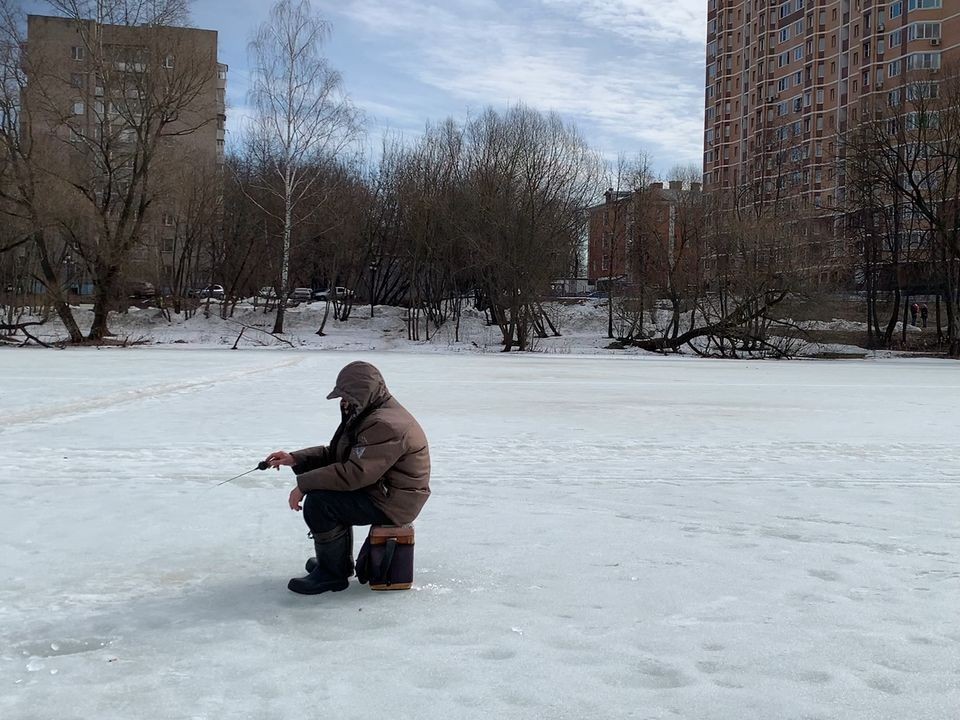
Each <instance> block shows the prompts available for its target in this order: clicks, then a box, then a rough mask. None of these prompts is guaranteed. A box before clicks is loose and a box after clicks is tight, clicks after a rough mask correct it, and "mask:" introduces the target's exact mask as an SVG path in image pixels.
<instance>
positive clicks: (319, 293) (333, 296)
mask: <svg viewBox="0 0 960 720" xmlns="http://www.w3.org/2000/svg"><path fill="white" fill-rule="evenodd" d="M351 297H353V290H349V289H348V288H345V287H335V288H333V291H332V292H331V291H330V290H314V291H313V299H314V300H346V299H347V298H351Z"/></svg>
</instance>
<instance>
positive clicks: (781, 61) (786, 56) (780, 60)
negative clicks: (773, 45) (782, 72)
mask: <svg viewBox="0 0 960 720" xmlns="http://www.w3.org/2000/svg"><path fill="white" fill-rule="evenodd" d="M789 64H790V53H788V52H785V53H780V55H779V56H778V57H777V67H783V66H784V65H789Z"/></svg>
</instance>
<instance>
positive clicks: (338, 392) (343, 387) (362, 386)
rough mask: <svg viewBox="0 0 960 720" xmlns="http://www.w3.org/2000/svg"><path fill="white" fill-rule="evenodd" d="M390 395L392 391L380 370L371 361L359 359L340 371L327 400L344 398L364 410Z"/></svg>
mask: <svg viewBox="0 0 960 720" xmlns="http://www.w3.org/2000/svg"><path fill="white" fill-rule="evenodd" d="M389 397H390V391H389V390H387V385H386V383H385V382H384V381H383V376H382V375H381V374H380V371H379V370H377V369H376V368H375V367H374V366H373V365H371V364H370V363H366V362H362V361H359V360H358V361H356V362H352V363H350V364H349V365H346V366H345V367H344V368H343V370H341V371H340V374H339V375H337V382H336V385H334V388H333V390H332V391H331V392H330V394H329V395H327V400H332V399H333V398H343V399H344V400H346V401H347V402H349V403H350V404H351V405H356V406H357V408H358V409H359V411H360V412H363V411H364V410H366V409H367V408H368V407H370V406H371V405H373V404H375V403H379V402H383V401H384V400H386V399H387V398H389Z"/></svg>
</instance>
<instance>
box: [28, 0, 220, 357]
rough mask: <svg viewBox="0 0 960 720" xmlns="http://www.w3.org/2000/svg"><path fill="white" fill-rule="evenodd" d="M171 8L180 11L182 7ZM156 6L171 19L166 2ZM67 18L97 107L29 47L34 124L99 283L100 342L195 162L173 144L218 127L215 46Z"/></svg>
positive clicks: (96, 321)
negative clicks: (179, 179)
mask: <svg viewBox="0 0 960 720" xmlns="http://www.w3.org/2000/svg"><path fill="white" fill-rule="evenodd" d="M169 2H170V3H171V5H170V7H172V8H173V10H171V12H179V11H178V10H177V8H180V7H181V6H182V3H181V2H180V0H169ZM140 5H141V4H136V7H138V8H139V7H140ZM150 5H151V6H152V7H153V8H154V11H155V17H158V18H161V19H163V18H164V17H166V16H165V15H164V14H163V13H162V12H161V10H162V8H163V7H166V6H165V5H164V4H163V3H160V2H157V3H152V4H150ZM112 7H113V8H114V9H117V8H120V7H121V6H120V5H116V6H112ZM131 7H133V6H131ZM144 7H145V5H144ZM61 9H63V10H64V11H65V12H70V13H72V14H70V15H68V19H69V20H71V21H72V22H73V24H74V27H75V28H76V30H77V42H78V43H79V44H80V45H79V48H80V49H79V50H78V52H79V53H81V55H80V57H81V58H82V60H83V66H82V67H83V69H84V70H85V71H86V72H85V73H84V74H83V75H80V76H79V77H82V78H87V80H85V82H86V81H89V82H93V83H95V84H96V92H95V93H93V95H94V97H95V98H96V99H95V100H94V101H93V102H91V103H90V105H89V106H87V104H86V103H84V102H79V103H78V102H73V101H72V97H74V93H76V90H73V89H72V87H71V86H72V83H73V82H74V78H73V76H71V77H69V78H67V77H64V75H63V71H62V70H55V68H56V65H55V64H54V63H52V62H50V61H49V59H48V58H47V57H46V55H47V53H48V52H49V50H48V47H47V46H46V45H45V44H44V43H42V42H37V43H31V45H30V46H29V61H30V63H31V73H30V85H29V97H30V98H31V101H32V102H34V103H35V104H36V105H37V106H39V107H40V111H39V112H35V113H34V116H33V120H34V123H35V125H36V126H37V128H36V129H37V132H40V133H42V134H43V138H44V140H43V143H42V146H43V147H42V149H43V150H44V151H45V152H44V155H43V158H42V165H41V166H40V167H41V170H42V172H43V173H45V174H46V175H48V176H49V177H51V178H54V179H55V184H56V186H57V187H59V188H60V189H61V190H60V192H62V193H63V194H64V207H63V210H62V212H61V213H60V218H59V221H60V222H59V224H60V231H61V233H62V234H64V235H66V236H67V238H68V239H69V242H70V245H71V247H72V249H73V250H75V251H76V252H77V253H78V254H79V255H80V256H81V257H82V259H83V260H84V262H85V263H86V266H87V269H88V271H89V272H90V274H91V276H92V278H93V280H94V287H95V294H94V318H93V323H92V325H91V328H90V332H89V338H90V339H93V340H100V339H102V338H104V337H105V336H106V335H108V334H109V328H108V324H107V323H108V313H109V311H110V309H111V304H112V302H113V301H114V299H115V297H116V296H117V295H118V293H119V291H120V288H121V287H122V283H123V280H124V274H125V272H126V271H127V270H128V269H129V264H130V261H131V258H132V255H133V253H134V251H135V250H137V249H139V248H141V247H143V243H144V242H146V241H147V239H148V238H147V235H148V233H147V228H148V227H149V223H150V222H151V220H150V218H151V213H152V208H153V206H154V204H155V203H156V202H157V200H158V199H159V198H161V197H162V196H163V195H164V193H165V192H166V191H168V189H169V187H168V185H167V184H166V182H165V178H169V177H170V174H171V172H172V168H175V167H176V166H178V165H179V164H180V162H181V161H182V160H183V159H184V158H185V157H187V156H189V154H190V150H189V149H188V148H187V147H185V146H183V145H182V144H178V143H175V142H174V140H173V139H174V138H182V137H184V136H188V135H191V134H193V133H195V132H197V131H198V130H199V129H201V128H203V127H205V126H207V125H211V124H213V123H215V122H216V120H217V112H218V111H217V108H216V103H215V102H214V100H213V98H214V97H215V91H214V83H215V81H216V78H217V72H218V66H217V58H216V49H215V48H216V45H215V42H213V38H212V36H203V38H201V35H202V31H186V30H182V29H178V28H170V27H167V26H162V25H149V24H148V25H137V26H135V27H124V28H117V27H115V26H113V25H105V24H101V23H99V22H96V21H91V20H90V19H89V18H88V13H89V10H90V7H89V5H86V4H85V5H80V4H74V3H64V4H63V7H62V8H61ZM111 12H112V11H111ZM137 12H140V10H137ZM98 17H102V15H98ZM106 17H107V18H108V19H111V20H113V19H117V17H118V16H117V15H115V14H109V15H107V16H106ZM132 17H137V18H141V17H143V16H142V15H134V16H132ZM37 137H38V142H37V144H38V146H39V145H41V143H40V142H39V137H40V136H39V135H38V136H37ZM154 220H156V218H155V219H154Z"/></svg>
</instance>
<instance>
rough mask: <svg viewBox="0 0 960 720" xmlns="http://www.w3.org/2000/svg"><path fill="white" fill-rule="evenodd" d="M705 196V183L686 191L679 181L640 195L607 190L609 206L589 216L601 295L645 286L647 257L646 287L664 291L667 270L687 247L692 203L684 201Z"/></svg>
mask: <svg viewBox="0 0 960 720" xmlns="http://www.w3.org/2000/svg"><path fill="white" fill-rule="evenodd" d="M700 192H701V185H700V183H696V182H695V183H691V184H690V185H689V186H688V187H687V188H686V189H685V188H684V185H683V182H681V181H679V180H672V181H670V182H669V183H668V184H667V186H666V187H664V184H663V183H662V182H654V183H650V184H649V186H647V187H645V188H642V189H637V190H630V191H619V192H618V191H615V190H613V189H612V188H611V189H609V190H607V191H606V193H604V201H603V202H602V203H600V204H599V205H595V206H593V207H590V208H588V210H587V213H588V236H587V280H588V282H589V284H591V285H595V286H596V287H597V289H598V290H607V289H609V288H610V287H611V286H612V287H614V288H624V287H630V286H633V285H635V284H636V283H638V282H639V280H640V277H639V273H640V268H639V267H638V257H640V253H641V252H642V253H643V254H644V257H646V258H647V259H648V262H647V263H646V275H645V277H643V278H642V279H643V282H644V283H645V284H647V285H648V286H660V287H664V286H665V285H666V283H667V278H666V270H665V268H666V265H667V263H669V262H670V261H672V254H673V251H674V248H676V247H678V246H679V245H680V244H681V243H682V241H683V237H682V234H683V228H684V227H686V226H687V223H686V222H685V219H686V218H684V217H683V215H684V213H686V212H688V208H689V207H690V203H688V202H684V200H685V198H684V195H685V194H686V195H689V194H690V193H693V194H695V195H699V194H700ZM686 199H687V200H689V197H687V198H686ZM641 248H642V250H641ZM650 260H652V262H651V261H650Z"/></svg>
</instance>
